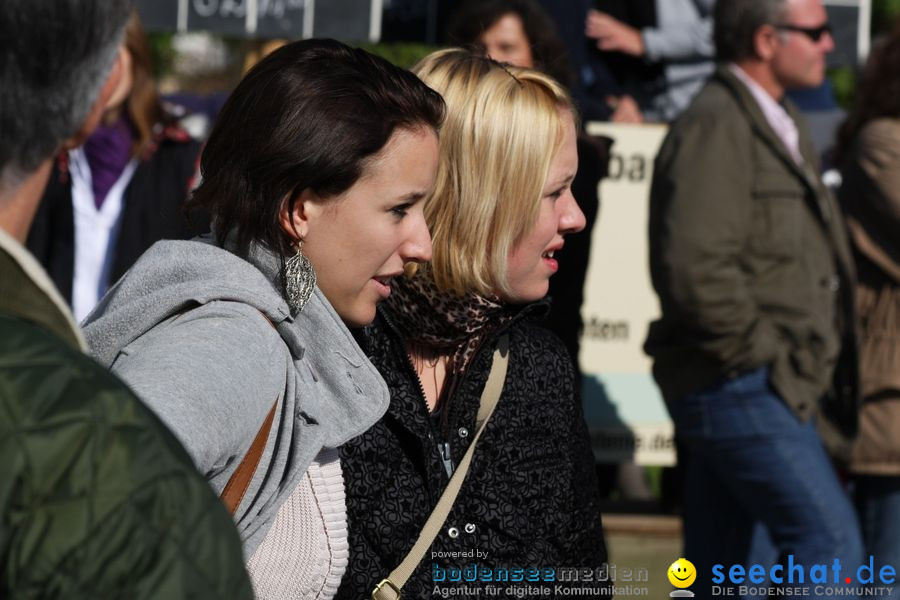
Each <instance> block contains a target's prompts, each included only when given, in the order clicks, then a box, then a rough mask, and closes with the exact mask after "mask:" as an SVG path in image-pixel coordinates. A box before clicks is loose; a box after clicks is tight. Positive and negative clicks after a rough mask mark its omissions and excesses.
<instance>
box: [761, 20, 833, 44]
mask: <svg viewBox="0 0 900 600" xmlns="http://www.w3.org/2000/svg"><path fill="white" fill-rule="evenodd" d="M775 29H782V30H784V31H796V32H797V33H802V34H803V35H805V36H806V37H808V38H809V39H811V40H812V41H813V42H818V41H819V40H820V39H822V36H823V35H825V34H826V33H827V34H828V35H831V25H829V24H828V23H825V24H824V25H819V26H818V27H800V26H798V25H787V24H785V25H776V26H775Z"/></svg>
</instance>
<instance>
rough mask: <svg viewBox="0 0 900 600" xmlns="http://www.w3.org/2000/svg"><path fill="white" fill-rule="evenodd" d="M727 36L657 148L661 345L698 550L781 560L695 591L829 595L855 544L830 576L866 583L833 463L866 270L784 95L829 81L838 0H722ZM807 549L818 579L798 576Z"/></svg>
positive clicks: (655, 248) (655, 225)
mask: <svg viewBox="0 0 900 600" xmlns="http://www.w3.org/2000/svg"><path fill="white" fill-rule="evenodd" d="M714 38H715V45H716V54H717V58H718V60H719V63H720V64H719V65H718V68H717V71H716V73H715V75H714V76H713V77H712V78H711V79H710V81H709V82H708V83H707V85H706V86H705V87H704V88H703V90H702V91H701V92H700V93H699V95H698V96H697V97H696V98H695V99H694V101H693V102H692V104H691V105H690V106H689V107H688V109H687V110H686V111H685V112H684V113H683V114H682V116H681V117H680V118H679V119H678V120H677V121H676V122H675V123H674V124H673V126H672V128H671V130H670V132H669V134H668V136H667V138H666V141H665V142H664V144H663V147H662V149H661V150H660V153H659V156H658V158H657V163H656V169H655V174H654V180H653V186H652V192H651V201H650V229H649V232H650V264H651V274H652V277H653V284H654V287H655V289H656V291H657V293H658V294H659V297H660V303H661V307H662V317H661V319H659V320H658V321H656V322H654V323H653V324H652V325H651V328H650V333H649V336H648V339H647V343H646V350H647V352H648V353H649V354H650V355H651V356H653V358H654V376H655V378H656V380H657V383H658V384H659V386H660V388H661V389H662V392H663V395H664V397H665V398H666V402H667V404H668V406H669V410H670V412H671V414H672V417H673V420H674V422H675V427H676V434H677V435H678V437H679V439H680V440H681V442H682V443H683V444H684V446H685V447H686V448H687V455H688V459H687V475H686V486H685V490H686V491H685V498H684V514H685V551H684V553H685V556H686V557H687V558H688V559H689V560H690V561H692V562H693V563H694V565H695V566H696V568H697V571H698V573H701V574H709V573H712V567H713V566H714V565H717V564H718V565H724V572H725V573H726V574H728V573H729V572H732V573H733V572H734V571H729V569H730V566H731V565H745V567H744V568H747V567H749V565H754V564H759V565H762V566H763V567H764V569H765V573H766V575H765V576H764V577H761V578H760V577H755V578H752V579H748V578H743V577H741V576H737V577H736V578H731V577H730V576H726V577H724V581H718V580H715V578H713V580H710V579H707V581H705V582H701V581H699V580H698V584H699V585H697V584H695V585H694V586H692V591H693V592H694V593H695V594H696V595H697V596H698V597H708V596H709V595H710V592H711V589H710V588H711V584H716V585H722V586H725V587H732V588H734V587H738V588H739V587H740V586H742V585H743V586H756V585H758V586H760V587H763V588H767V587H770V586H782V587H787V586H789V587H797V586H800V587H804V588H807V589H805V590H804V593H803V595H807V594H808V596H812V597H817V595H819V594H821V593H824V592H825V591H826V588H825V586H821V585H820V586H818V587H817V586H816V584H815V582H814V581H812V578H811V576H810V573H811V569H812V567H813V566H814V565H828V568H829V570H830V569H831V568H832V566H833V565H834V564H835V559H838V560H839V564H840V565H841V569H842V571H841V572H840V573H839V574H838V573H833V574H832V573H831V572H830V571H829V577H828V584H829V586H830V587H829V588H828V590H830V591H833V590H832V588H839V587H842V586H844V587H846V588H848V589H845V590H839V591H840V592H842V596H843V595H844V594H848V595H850V596H851V597H852V596H853V595H854V591H855V589H856V586H858V585H860V584H859V583H857V582H856V579H855V577H854V574H855V572H856V569H857V568H858V566H859V565H861V564H862V562H861V560H862V556H861V554H862V543H861V539H860V533H859V528H858V525H857V523H856V516H855V514H854V512H853V509H852V506H851V504H850V502H849V500H848V498H847V494H846V493H845V490H844V489H843V487H842V485H841V483H840V481H839V479H838V477H837V476H836V474H835V472H834V469H833V467H832V463H831V461H832V458H835V459H838V460H840V459H843V458H845V457H846V451H847V446H848V443H849V439H850V438H852V436H853V435H854V433H855V430H856V422H857V402H856V393H857V390H856V372H857V371H856V369H857V365H856V346H855V341H854V340H855V337H854V330H853V316H852V310H853V303H852V297H851V291H852V288H853V278H854V275H853V268H852V263H851V259H850V253H849V249H848V244H847V239H846V237H845V234H844V226H843V223H842V221H841V213H840V211H839V209H838V207H837V205H836V203H835V202H834V200H833V198H832V197H831V195H830V194H829V192H828V190H827V189H826V188H825V186H824V185H823V184H822V182H821V180H820V178H819V176H818V164H817V159H816V153H815V150H814V149H813V146H812V143H811V141H810V138H809V135H808V132H807V131H806V129H805V126H804V124H803V123H802V120H801V117H800V116H799V113H798V112H797V110H796V108H795V107H794V106H793V105H792V104H791V103H790V101H788V100H786V99H785V92H786V90H789V89H794V88H805V87H814V86H817V85H819V84H821V83H822V81H823V78H824V76H825V55H826V54H827V53H828V52H830V51H831V50H832V49H833V48H834V41H833V40H832V37H831V34H830V32H829V29H828V22H827V15H826V12H825V9H824V7H823V6H822V3H821V0H718V2H717V5H716V7H715V11H714ZM775 564H782V565H784V566H783V567H782V570H781V571H778V569H777V568H776V569H775V570H771V571H770V568H771V567H772V566H773V565H775ZM795 565H800V566H802V569H803V572H804V574H805V577H804V578H802V580H801V578H799V577H798V576H797V573H796V572H793V571H791V573H792V575H791V580H792V581H789V578H788V575H789V571H790V567H791V566H795ZM779 572H780V573H783V574H784V576H785V577H784V578H783V581H778V579H781V578H780V577H778V576H777V575H778V573H779ZM769 573H775V575H774V576H772V578H771V579H769ZM832 575H833V577H832ZM848 578H849V579H848ZM850 588H853V589H850ZM830 591H829V595H830ZM738 592H739V590H734V589H732V590H731V593H732V594H735V595H739V594H738ZM757 593H759V592H757ZM835 593H837V592H835ZM729 595H730V594H729ZM763 595H765V594H763Z"/></svg>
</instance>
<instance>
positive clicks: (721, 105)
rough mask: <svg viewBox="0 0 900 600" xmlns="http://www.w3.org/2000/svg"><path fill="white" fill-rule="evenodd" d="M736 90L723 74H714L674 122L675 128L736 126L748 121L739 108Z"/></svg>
mask: <svg viewBox="0 0 900 600" xmlns="http://www.w3.org/2000/svg"><path fill="white" fill-rule="evenodd" d="M737 108H738V102H737V100H736V98H735V95H734V92H733V91H732V90H730V89H729V88H728V84H726V83H725V82H724V81H723V80H722V79H721V76H714V77H712V78H710V80H709V81H707V82H706V84H705V85H704V86H703V88H701V90H700V91H699V92H698V93H697V95H696V96H695V97H694V99H693V100H692V101H691V103H690V104H689V105H688V107H687V108H686V109H685V110H684V112H682V113H681V115H679V117H678V118H677V119H676V120H675V121H674V122H673V123H672V128H673V129H683V128H686V127H696V126H707V127H708V126H718V127H736V126H740V125H741V123H744V122H746V119H745V118H743V116H742V115H741V112H740V111H738V110H737Z"/></svg>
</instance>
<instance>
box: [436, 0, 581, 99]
mask: <svg viewBox="0 0 900 600" xmlns="http://www.w3.org/2000/svg"><path fill="white" fill-rule="evenodd" d="M510 14H512V15H515V16H517V17H519V19H520V20H521V21H522V29H523V30H524V31H525V37H526V38H527V40H528V44H529V46H531V56H532V58H533V60H534V66H535V67H536V68H537V69H539V70H541V71H543V72H544V73H546V74H547V75H549V76H550V77H553V78H554V79H556V80H557V81H558V82H560V83H561V84H563V85H564V86H566V87H568V86H570V85H571V83H572V80H573V76H572V73H571V72H570V68H569V65H568V60H567V55H566V48H565V46H564V45H563V43H562V41H561V40H560V39H559V35H558V34H557V33H556V25H555V24H554V23H553V20H552V19H551V18H550V16H549V15H548V14H547V13H546V12H545V11H544V9H543V8H541V6H540V5H539V4H537V2H535V1H534V0H468V1H467V2H465V3H464V4H463V5H462V6H460V7H459V9H458V10H457V11H456V12H454V13H453V15H452V16H451V18H450V24H449V25H448V27H447V39H448V41H449V42H450V43H451V44H453V45H456V46H463V47H467V48H470V49H473V50H475V51H476V52H478V53H481V54H483V53H484V46H483V45H482V44H481V36H482V35H484V32H485V31H487V30H488V29H490V28H491V27H493V26H494V25H496V24H497V22H498V21H499V20H500V19H502V18H503V17H505V16H506V15H510Z"/></svg>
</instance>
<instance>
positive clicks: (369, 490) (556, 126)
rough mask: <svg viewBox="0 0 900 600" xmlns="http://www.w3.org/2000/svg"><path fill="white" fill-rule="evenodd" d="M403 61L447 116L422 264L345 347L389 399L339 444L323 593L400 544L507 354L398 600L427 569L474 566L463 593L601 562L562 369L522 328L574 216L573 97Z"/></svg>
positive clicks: (375, 578) (394, 561)
mask: <svg viewBox="0 0 900 600" xmlns="http://www.w3.org/2000/svg"><path fill="white" fill-rule="evenodd" d="M414 70H415V72H416V73H417V74H418V75H419V77H421V78H422V79H423V81H425V83H427V84H428V85H429V86H430V87H432V88H433V89H435V90H436V91H438V92H440V93H441V94H442V95H443V96H444V99H445V101H446V103H447V109H448V115H447V120H446V121H445V124H444V127H443V129H442V133H441V139H440V162H439V167H438V175H437V181H436V184H435V190H434V192H433V194H432V195H431V196H430V197H429V198H428V199H427V200H426V206H425V218H426V222H427V223H428V225H429V228H430V230H431V232H432V235H433V241H434V243H433V259H432V262H431V264H430V265H428V266H423V267H420V268H419V269H418V270H417V272H416V273H415V274H414V275H413V276H411V277H409V278H398V279H396V280H394V281H393V282H392V293H391V296H390V298H389V299H388V300H387V301H386V303H385V304H384V305H382V307H381V308H380V309H379V314H378V316H377V318H376V321H375V323H374V324H373V326H371V327H370V328H368V329H366V330H365V331H364V333H363V334H362V336H361V339H360V341H361V344H362V346H363V348H364V350H366V352H367V353H368V355H369V357H370V359H371V360H372V362H373V364H374V365H375V366H376V368H378V370H379V371H380V372H381V374H382V376H383V377H384V378H385V381H386V382H387V384H388V387H389V389H390V392H391V402H390V406H389V408H388V412H387V414H386V415H385V416H384V417H383V418H382V419H381V420H380V421H379V422H378V423H377V424H376V425H375V426H374V427H373V428H372V429H370V430H368V431H367V432H366V433H364V434H363V435H361V436H359V437H357V438H355V439H354V440H352V441H351V442H350V443H348V444H346V445H345V446H344V447H343V448H342V450H341V461H342V466H343V469H344V477H345V482H346V486H347V511H348V521H349V523H350V561H349V567H348V571H347V573H346V574H345V576H344V580H343V581H342V584H341V588H340V589H339V591H338V596H337V597H338V598H343V599H348V600H349V599H351V598H352V599H354V600H356V599H358V598H362V597H368V596H369V595H370V594H371V591H372V589H373V588H374V587H375V585H376V584H377V583H378V582H379V581H380V580H381V579H382V578H384V577H386V576H387V575H388V573H390V572H391V570H392V569H394V568H395V567H396V566H397V565H398V564H399V563H400V562H401V561H402V560H403V558H404V557H405V556H406V555H407V553H408V552H409V551H410V548H411V547H412V545H413V543H414V542H415V540H416V538H417V537H418V535H419V533H420V531H421V529H422V526H423V525H424V523H425V521H426V519H427V518H428V516H429V514H431V512H432V510H433V509H434V507H435V504H436V503H437V500H438V498H439V497H440V495H441V493H442V491H443V490H444V488H445V486H446V485H447V482H448V479H449V478H450V476H451V473H453V472H454V470H455V469H456V467H457V466H458V465H459V462H460V460H461V458H462V456H463V455H464V454H465V452H466V450H467V448H468V446H469V444H470V443H471V441H472V438H473V437H474V434H475V431H476V425H475V421H476V413H477V412H478V407H479V399H480V396H481V393H482V390H483V389H484V387H485V382H486V379H487V376H488V372H489V370H490V368H491V356H492V354H493V351H494V349H495V347H496V346H497V344H498V340H499V339H500V338H501V336H508V340H509V349H510V350H509V365H508V371H507V375H506V379H505V384H504V387H503V391H502V393H501V396H500V400H499V404H498V405H497V408H496V410H495V412H494V414H493V416H492V417H491V419H490V421H489V422H488V424H487V427H486V429H485V431H484V434H483V435H482V436H481V438H480V440H479V442H478V445H477V447H476V450H475V452H474V457H473V459H472V464H471V468H470V469H469V471H468V473H467V475H466V478H465V481H464V483H463V485H462V488H461V490H460V492H459V495H458V497H457V498H456V500H455V502H454V505H453V508H452V509H451V511H450V513H449V515H448V517H447V518H446V520H445V522H444V523H443V526H442V527H441V530H440V533H439V534H438V535H437V537H436V539H435V541H434V542H433V544H432V545H431V547H430V549H429V551H428V552H427V553H426V560H423V561H422V562H421V563H420V564H419V565H418V567H417V569H416V570H415V572H414V573H413V575H412V577H411V578H410V579H409V581H408V582H407V584H406V586H405V587H404V589H403V594H404V597H409V598H430V597H432V593H433V590H434V588H435V586H436V585H448V583H446V581H445V582H444V583H443V584H442V583H441V581H442V577H443V578H449V577H450V576H451V575H452V574H453V573H454V571H453V569H457V568H464V567H469V571H468V574H470V575H471V574H472V572H473V571H472V569H471V565H473V564H474V565H475V566H476V569H477V570H478V571H477V572H478V573H482V574H481V575H476V576H475V579H476V581H474V582H473V581H471V577H470V578H469V579H468V580H467V581H466V582H465V585H467V586H476V587H477V586H487V585H496V584H495V583H490V584H489V583H487V582H486V578H485V577H483V573H484V572H483V571H482V570H483V569H490V570H491V571H492V573H491V575H490V576H489V577H490V578H491V579H493V577H494V575H495V573H496V570H497V569H500V570H506V571H507V576H509V573H510V572H513V570H515V569H528V568H535V569H539V570H540V571H539V573H540V575H539V577H540V580H541V581H553V580H554V579H556V578H557V572H558V570H559V569H560V568H564V567H580V568H583V567H589V568H598V567H600V566H601V565H602V564H603V562H604V561H605V559H606V550H605V547H604V543H603V536H602V530H601V524H600V515H599V510H598V507H597V501H596V497H595V489H596V486H595V482H594V475H593V460H592V456H591V451H590V446H589V441H588V437H587V433H586V428H585V425H584V422H583V417H582V412H581V407H580V406H579V405H578V403H577V402H576V401H575V399H574V390H573V374H572V367H571V362H570V360H569V357H568V355H567V354H566V351H565V349H564V347H563V346H562V344H561V342H560V341H559V340H558V339H557V338H556V337H555V336H553V335H552V334H551V333H548V332H547V331H546V330H544V329H541V328H539V327H537V326H535V325H534V324H533V323H532V322H533V321H534V320H536V319H538V318H540V317H541V316H542V315H543V314H544V313H545V312H546V309H547V305H546V303H545V302H544V301H542V299H543V298H544V296H545V295H546V293H547V288H548V282H549V279H550V277H551V276H552V275H553V273H554V272H556V270H557V268H558V265H557V262H556V260H555V258H554V253H555V252H557V251H558V250H559V249H560V248H562V247H563V244H564V238H565V236H566V235H567V234H569V233H574V232H577V231H579V230H581V229H582V228H583V227H584V223H585V220H584V215H583V214H582V212H581V210H579V208H578V205H577V204H576V202H575V199H574V198H573V197H572V193H571V188H570V186H571V183H572V179H573V178H574V177H575V173H576V171H577V169H578V157H577V153H576V148H575V131H576V129H575V114H574V111H573V108H572V104H571V101H570V99H569V97H568V95H567V94H566V92H565V91H564V90H563V88H562V87H561V86H560V85H559V84H558V83H556V81H554V80H553V79H551V78H550V77H548V76H546V75H543V74H541V73H538V72H536V71H532V70H529V69H523V68H516V67H510V66H503V65H501V64H499V63H497V62H494V61H492V60H490V59H487V58H482V57H478V56H475V55H472V54H470V53H468V52H465V51H462V50H455V49H453V50H444V51H440V52H436V53H433V54H431V55H429V56H428V57H426V58H425V59H424V60H423V62H422V63H420V64H419V65H418V66H417V67H416V68H415V69H414ZM476 549H477V551H478V554H477V555H476V554H475V550H476ZM512 581H515V579H513V580H512ZM531 581H532V583H534V579H533V578H532V579H531ZM556 582H557V583H558V579H557V580H556ZM449 585H452V584H449ZM593 585H596V584H593ZM470 591H471V590H470ZM470 595H471V594H470ZM481 595H483V594H481Z"/></svg>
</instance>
